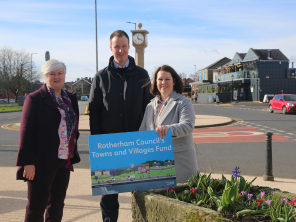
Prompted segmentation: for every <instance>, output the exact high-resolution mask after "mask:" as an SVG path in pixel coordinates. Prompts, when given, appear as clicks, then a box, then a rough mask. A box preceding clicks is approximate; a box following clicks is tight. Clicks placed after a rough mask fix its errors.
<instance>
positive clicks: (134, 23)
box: [126, 22, 137, 30]
mask: <svg viewBox="0 0 296 222" xmlns="http://www.w3.org/2000/svg"><path fill="white" fill-rule="evenodd" d="M126 23H130V24H135V30H136V29H137V27H136V24H137V23H133V22H126Z"/></svg>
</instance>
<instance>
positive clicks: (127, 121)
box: [89, 30, 153, 222]
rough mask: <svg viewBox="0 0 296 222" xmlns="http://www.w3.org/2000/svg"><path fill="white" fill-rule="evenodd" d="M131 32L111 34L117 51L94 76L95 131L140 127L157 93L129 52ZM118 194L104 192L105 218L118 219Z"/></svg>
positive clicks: (91, 107) (107, 221)
mask: <svg viewBox="0 0 296 222" xmlns="http://www.w3.org/2000/svg"><path fill="white" fill-rule="evenodd" d="M129 48H130V45H129V37H128V35H127V34H126V33H125V32H124V31H121V30H118V31H115V32H113V33H112V34H111V36H110V49H111V51H112V53H113V56H111V58H110V60H109V65H108V66H107V67H106V68H104V69H102V70H100V71H99V72H98V73H97V74H96V75H95V77H94V80H93V82H92V87H91V91H90V98H89V123H90V131H91V135H95V134H107V133H120V132H132V131H138V130H139V127H140V125H141V122H142V119H143V116H144V112H145V108H146V105H147V104H148V103H149V102H150V100H151V99H152V98H153V96H152V95H151V94H150V92H149V89H150V84H149V85H147V86H145V87H143V85H145V83H147V81H149V76H148V73H147V71H146V70H145V69H143V68H141V67H139V66H136V64H135V61H134V59H133V58H132V57H131V56H129V55H128V51H129ZM118 209H119V203H118V194H111V195H102V198H101V210H102V216H103V221H104V222H113V221H117V218H118Z"/></svg>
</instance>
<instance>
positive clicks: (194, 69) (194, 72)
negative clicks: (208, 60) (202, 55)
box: [194, 65, 196, 75]
mask: <svg viewBox="0 0 296 222" xmlns="http://www.w3.org/2000/svg"><path fill="white" fill-rule="evenodd" d="M194 66H195V69H194V75H195V74H196V65H194Z"/></svg>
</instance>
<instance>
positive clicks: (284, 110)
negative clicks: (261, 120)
mask: <svg viewBox="0 0 296 222" xmlns="http://www.w3.org/2000/svg"><path fill="white" fill-rule="evenodd" d="M283 114H284V115H285V114H287V109H286V107H285V106H284V107H283Z"/></svg>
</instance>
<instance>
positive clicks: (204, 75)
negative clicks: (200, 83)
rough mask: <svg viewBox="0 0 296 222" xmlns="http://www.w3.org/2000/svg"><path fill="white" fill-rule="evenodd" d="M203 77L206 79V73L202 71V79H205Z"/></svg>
mask: <svg viewBox="0 0 296 222" xmlns="http://www.w3.org/2000/svg"><path fill="white" fill-rule="evenodd" d="M205 79H206V73H205V72H204V73H203V77H202V80H205Z"/></svg>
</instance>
